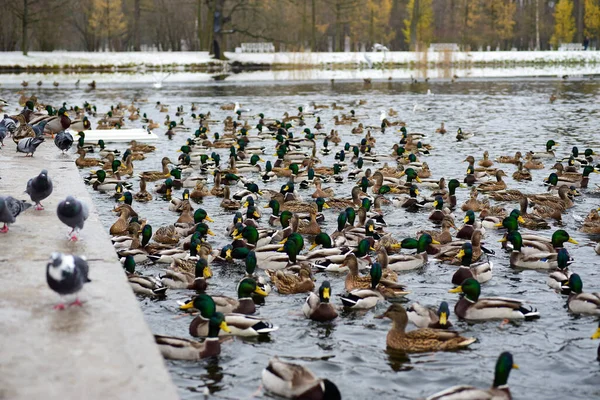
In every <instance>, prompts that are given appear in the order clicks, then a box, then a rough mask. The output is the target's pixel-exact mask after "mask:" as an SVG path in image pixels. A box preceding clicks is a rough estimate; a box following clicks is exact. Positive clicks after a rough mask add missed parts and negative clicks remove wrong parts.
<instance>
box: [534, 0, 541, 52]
mask: <svg viewBox="0 0 600 400" xmlns="http://www.w3.org/2000/svg"><path fill="white" fill-rule="evenodd" d="M535 49H536V50H538V51H539V50H541V46H540V0H535Z"/></svg>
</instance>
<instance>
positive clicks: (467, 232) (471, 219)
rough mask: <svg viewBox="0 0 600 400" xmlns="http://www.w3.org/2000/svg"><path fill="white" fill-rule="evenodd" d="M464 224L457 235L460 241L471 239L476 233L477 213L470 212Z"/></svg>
mask: <svg viewBox="0 0 600 400" xmlns="http://www.w3.org/2000/svg"><path fill="white" fill-rule="evenodd" d="M463 222H464V225H463V226H462V227H461V228H460V230H459V231H458V232H457V233H456V237H457V238H458V239H471V236H473V232H474V231H475V213H474V212H473V211H472V210H468V211H467V213H466V215H465V218H464V219H463Z"/></svg>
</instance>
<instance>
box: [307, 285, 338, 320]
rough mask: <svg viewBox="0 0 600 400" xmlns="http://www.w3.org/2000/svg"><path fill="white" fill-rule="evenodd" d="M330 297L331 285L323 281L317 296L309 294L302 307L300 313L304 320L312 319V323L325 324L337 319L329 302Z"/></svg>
mask: <svg viewBox="0 0 600 400" xmlns="http://www.w3.org/2000/svg"><path fill="white" fill-rule="evenodd" d="M330 296H331V284H330V283H329V281H323V283H322V284H321V286H320V287H319V294H318V295H317V294H315V293H313V292H311V293H310V294H309V295H308V297H307V298H306V301H305V302H304V305H303V306H302V312H303V313H304V316H306V318H309V319H312V320H313V321H319V322H326V321H331V320H332V319H335V318H337V316H338V314H337V312H336V311H335V308H333V305H332V304H331V303H330V302H329V298H330Z"/></svg>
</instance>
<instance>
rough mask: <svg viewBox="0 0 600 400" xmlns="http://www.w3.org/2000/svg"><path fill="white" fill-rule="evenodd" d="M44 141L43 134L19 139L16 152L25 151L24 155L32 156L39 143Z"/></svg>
mask: <svg viewBox="0 0 600 400" xmlns="http://www.w3.org/2000/svg"><path fill="white" fill-rule="evenodd" d="M43 142H44V137H43V136H36V137H33V138H31V137H30V138H24V139H21V140H19V143H18V144H17V153H25V157H33V153H35V150H36V149H37V148H38V146H39V145H40V144H42V143H43ZM30 154H31V156H30Z"/></svg>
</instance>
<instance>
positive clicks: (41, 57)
mask: <svg viewBox="0 0 600 400" xmlns="http://www.w3.org/2000/svg"><path fill="white" fill-rule="evenodd" d="M225 55H226V56H227V57H228V58H229V62H230V63H231V62H236V61H237V62H240V63H244V64H265V65H273V64H279V65H310V66H326V65H331V64H371V63H381V62H389V63H393V64H402V65H410V64H411V63H430V64H447V63H450V62H451V63H474V64H478V63H487V64H513V63H517V64H525V63H544V64H559V63H583V64H588V63H600V51H481V52H479V51H478V52H451V53H444V52H433V51H429V52H400V51H397V52H368V53H359V52H358V53H357V52H353V53H225ZM211 63H212V64H219V63H220V62H219V61H215V60H213V59H212V58H211V57H210V56H209V55H208V53H207V52H122V53H113V52H98V53H92V52H67V51H56V52H30V53H29V55H28V56H24V55H22V54H21V53H20V52H0V67H10V66H15V67H22V68H27V67H36V68H41V67H44V66H48V67H71V68H74V67H94V66H96V67H98V66H115V67H130V66H138V67H144V66H146V67H161V66H181V67H185V66H190V65H206V64H211Z"/></svg>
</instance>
